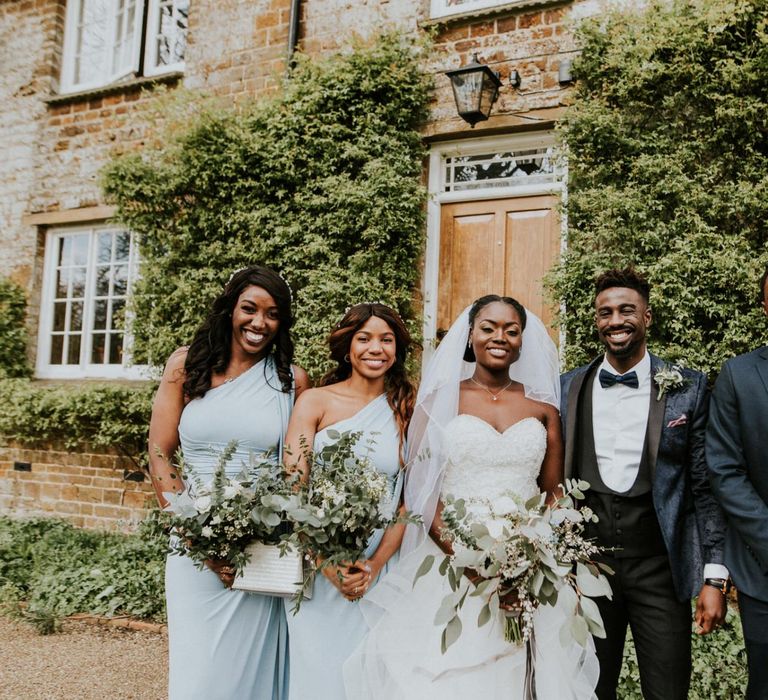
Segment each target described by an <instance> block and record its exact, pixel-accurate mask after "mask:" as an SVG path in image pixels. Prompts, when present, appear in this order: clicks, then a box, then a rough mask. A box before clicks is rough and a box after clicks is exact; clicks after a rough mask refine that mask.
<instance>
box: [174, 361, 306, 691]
mask: <svg viewBox="0 0 768 700" xmlns="http://www.w3.org/2000/svg"><path fill="white" fill-rule="evenodd" d="M292 404H293V393H292V392H291V393H283V392H282V391H281V385H280V380H279V378H278V376H277V371H276V369H275V366H274V362H273V361H272V359H271V358H267V359H265V360H262V361H261V362H259V363H257V364H256V365H254V366H253V367H252V368H250V369H249V370H248V371H246V372H244V373H243V374H241V375H240V376H239V377H237V378H236V379H235V380H234V381H232V382H228V383H226V384H222V385H221V386H218V387H216V388H215V389H210V390H209V391H208V392H207V393H206V394H205V396H203V397H202V398H198V399H194V400H193V401H190V402H189V403H188V404H187V406H186V407H185V408H184V411H183V413H182V415H181V421H180V423H179V438H180V441H181V449H182V452H183V454H184V459H185V461H186V462H187V463H188V464H190V465H191V466H192V467H193V468H194V470H195V472H196V473H197V474H198V475H200V476H202V477H203V479H205V478H206V477H210V476H211V474H212V473H213V469H214V467H215V465H216V462H217V455H218V454H220V453H221V451H222V450H223V449H224V448H225V447H226V446H227V444H228V443H229V442H230V441H232V440H236V441H237V450H236V452H235V454H234V455H233V457H232V459H231V460H230V461H229V463H228V465H227V467H226V470H227V473H228V474H230V475H234V474H237V473H238V472H239V471H240V469H241V468H242V464H243V462H247V460H248V458H249V456H250V454H251V452H253V453H255V454H257V455H259V456H261V455H263V454H265V453H270V459H271V460H272V461H275V462H276V461H277V458H278V455H279V454H280V449H281V447H282V436H283V435H284V434H285V428H286V426H287V423H288V418H289V415H290V412H291V407H292ZM165 590H166V599H167V606H168V642H169V678H168V686H169V688H168V695H169V698H170V700H198V699H199V700H285V698H287V696H288V689H287V683H288V656H287V652H288V634H287V626H286V622H285V611H284V609H283V602H282V600H281V599H279V598H274V597H272V596H263V595H257V594H253V593H245V592H243V591H232V590H228V589H227V588H225V587H224V586H223V585H222V583H221V581H220V580H219V578H218V577H217V576H216V574H214V573H213V572H212V571H210V570H209V569H207V568H206V569H203V570H202V571H200V570H198V569H197V568H195V566H194V564H193V563H192V561H191V560H190V559H188V558H187V557H185V556H178V555H171V556H169V557H168V559H167V562H166V572H165Z"/></svg>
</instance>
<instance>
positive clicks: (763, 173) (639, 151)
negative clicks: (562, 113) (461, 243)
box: [553, 0, 768, 376]
mask: <svg viewBox="0 0 768 700" xmlns="http://www.w3.org/2000/svg"><path fill="white" fill-rule="evenodd" d="M767 33H768V2H766V0H672V1H671V2H668V1H666V0H664V1H663V2H661V1H659V2H651V3H649V4H648V6H647V9H645V10H641V11H620V12H613V13H609V14H607V15H601V16H599V17H598V18H596V19H595V20H593V21H590V22H586V23H585V24H583V25H582V28H581V30H580V42H581V43H582V45H583V53H582V54H581V57H580V58H579V60H578V61H577V63H576V64H575V72H576V75H577V78H578V87H577V90H576V97H575V102H574V104H573V105H572V106H571V107H570V108H569V110H568V112H567V114H566V117H565V119H564V121H563V124H562V129H561V133H562V136H563V139H564V141H565V143H566V144H567V148H568V152H569V169H570V184H569V202H568V225H569V234H568V235H569V240H568V252H567V254H566V255H565V258H564V260H563V263H562V265H561V266H560V268H559V269H558V270H557V271H556V273H555V274H554V276H553V282H554V284H553V288H554V292H555V295H556V296H557V298H559V299H562V300H564V302H565V304H566V308H567V313H566V314H565V315H564V316H563V318H562V323H563V324H564V327H565V330H566V335H567V339H568V342H567V345H566V358H567V364H568V365H569V366H570V367H573V366H575V365H578V364H581V363H583V362H585V361H586V360H588V359H590V358H591V357H593V356H594V354H595V353H596V352H597V351H598V346H597V341H596V338H595V332H594V321H593V316H594V312H593V309H592V300H593V287H592V281H593V279H594V277H595V274H596V273H597V272H598V271H600V270H602V269H604V268H606V267H608V266H611V265H614V264H615V265H624V264H626V263H628V262H631V263H634V264H635V265H636V267H637V268H638V269H639V270H640V271H641V272H643V273H644V274H646V275H647V276H648V278H649V279H650V281H651V283H652V284H653V291H652V298H651V305H652V308H653V311H654V325H653V327H652V328H651V330H650V339H651V346H652V348H653V349H655V350H656V351H658V352H659V353H661V354H662V355H664V356H666V357H668V358H670V359H675V360H682V361H683V362H685V364H687V365H688V366H690V367H694V368H698V369H702V370H704V371H706V372H707V373H709V375H710V376H713V375H714V373H716V372H717V370H718V369H719V366H720V364H721V362H722V361H723V360H724V359H726V358H728V357H731V356H732V355H735V354H738V353H741V352H745V351H748V350H751V349H753V348H755V347H757V346H759V345H762V344H764V342H765V337H766V335H765V332H766V324H765V319H764V317H763V315H762V313H761V311H760V309H759V308H758V307H757V303H756V300H757V292H758V280H759V278H760V275H761V273H762V271H763V269H764V268H765V265H766V263H768V246H767V241H768V35H767Z"/></svg>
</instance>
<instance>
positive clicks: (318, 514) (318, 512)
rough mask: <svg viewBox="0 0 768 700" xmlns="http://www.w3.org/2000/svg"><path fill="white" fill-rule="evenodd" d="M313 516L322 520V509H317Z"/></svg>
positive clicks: (323, 515)
mask: <svg viewBox="0 0 768 700" xmlns="http://www.w3.org/2000/svg"><path fill="white" fill-rule="evenodd" d="M315 515H316V516H317V517H318V518H320V519H322V518H324V517H325V511H324V510H323V509H322V508H318V509H317V511H316V513H315Z"/></svg>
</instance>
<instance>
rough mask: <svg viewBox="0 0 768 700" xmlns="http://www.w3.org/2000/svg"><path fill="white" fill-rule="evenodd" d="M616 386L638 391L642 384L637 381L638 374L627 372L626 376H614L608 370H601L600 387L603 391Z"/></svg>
mask: <svg viewBox="0 0 768 700" xmlns="http://www.w3.org/2000/svg"><path fill="white" fill-rule="evenodd" d="M614 384H623V385H624V386H628V387H632V388H633V389H637V387H639V386H640V382H638V381H637V372H635V371H632V372H627V373H626V374H613V372H609V371H608V370H607V369H601V370H600V386H601V387H603V389H606V388H608V387H609V386H613V385H614Z"/></svg>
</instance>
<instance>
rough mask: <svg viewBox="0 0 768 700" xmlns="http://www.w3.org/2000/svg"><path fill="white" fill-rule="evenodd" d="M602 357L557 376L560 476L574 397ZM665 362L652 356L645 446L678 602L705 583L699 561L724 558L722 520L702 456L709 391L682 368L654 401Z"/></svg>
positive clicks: (570, 471)
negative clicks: (678, 380)
mask: <svg viewBox="0 0 768 700" xmlns="http://www.w3.org/2000/svg"><path fill="white" fill-rule="evenodd" d="M602 360H603V357H602V355H601V356H600V357H598V358H597V359H595V360H593V361H592V362H591V363H590V364H588V365H584V366H583V367H579V368H578V369H575V370H572V371H571V372H568V373H567V374H564V375H563V376H562V377H561V378H560V384H561V399H560V400H561V406H560V415H561V419H562V423H563V439H564V440H565V476H566V478H570V477H572V476H574V464H573V461H574V448H575V443H576V440H575V438H576V435H575V431H576V425H577V415H576V414H577V411H578V407H579V395H580V393H581V390H582V387H583V386H584V382H585V380H586V378H587V377H588V376H589V374H590V373H591V372H594V371H596V370H597V368H598V367H599V366H600V363H601V362H602ZM663 366H664V361H663V360H661V359H660V358H659V357H657V356H656V355H653V354H651V382H652V386H651V399H650V401H651V403H650V409H649V413H648V448H649V454H648V457H649V466H650V471H651V480H652V482H653V488H652V494H653V504H654V508H655V509H656V516H657V517H658V520H659V525H660V527H661V532H662V535H663V537H664V543H665V545H666V548H667V553H668V554H669V563H670V566H671V569H672V578H673V580H674V585H675V591H676V593H677V596H678V598H679V599H680V600H686V599H690V598H692V597H694V596H695V595H697V594H698V592H699V591H700V590H701V586H702V584H703V583H704V579H703V568H704V564H707V563H712V564H720V563H722V561H723V538H724V532H725V521H724V516H723V513H722V511H721V510H720V507H719V505H718V504H717V502H716V501H715V498H714V496H713V494H712V492H711V490H710V486H709V478H708V473H707V465H706V461H705V458H704V435H705V428H706V423H707V410H708V394H707V381H706V377H705V376H704V375H703V374H702V373H701V372H696V371H693V370H689V369H682V370H681V372H682V375H683V378H684V379H685V384H684V386H682V387H680V388H677V389H671V390H668V391H667V392H665V393H664V396H663V397H662V398H661V399H660V400H659V399H658V392H659V388H658V386H657V384H656V382H655V381H654V380H653V377H654V376H655V374H656V372H657V371H658V370H659V369H660V368H662V367H663Z"/></svg>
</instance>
